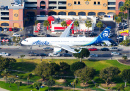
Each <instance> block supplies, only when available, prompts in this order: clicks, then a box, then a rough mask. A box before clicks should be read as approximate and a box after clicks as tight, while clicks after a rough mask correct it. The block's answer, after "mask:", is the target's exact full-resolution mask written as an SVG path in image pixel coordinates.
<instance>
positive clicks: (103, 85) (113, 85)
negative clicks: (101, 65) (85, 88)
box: [101, 83, 116, 87]
mask: <svg viewBox="0 0 130 91" xmlns="http://www.w3.org/2000/svg"><path fill="white" fill-rule="evenodd" d="M101 86H102V87H115V86H116V84H115V83H111V84H109V85H106V84H105V83H104V84H101Z"/></svg>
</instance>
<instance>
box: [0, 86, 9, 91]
mask: <svg viewBox="0 0 130 91" xmlns="http://www.w3.org/2000/svg"><path fill="white" fill-rule="evenodd" d="M0 91H9V90H6V89H3V88H1V87H0Z"/></svg>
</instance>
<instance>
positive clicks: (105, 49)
mask: <svg viewBox="0 0 130 91" xmlns="http://www.w3.org/2000/svg"><path fill="white" fill-rule="evenodd" d="M101 51H109V49H108V48H101Z"/></svg>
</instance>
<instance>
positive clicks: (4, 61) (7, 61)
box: [0, 56, 16, 70]
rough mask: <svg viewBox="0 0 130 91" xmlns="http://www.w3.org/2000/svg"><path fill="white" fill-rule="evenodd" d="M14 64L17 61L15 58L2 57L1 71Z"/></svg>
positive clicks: (0, 58) (0, 60) (0, 59)
mask: <svg viewBox="0 0 130 91" xmlns="http://www.w3.org/2000/svg"><path fill="white" fill-rule="evenodd" d="M14 62H16V60H15V59H13V58H3V57H1V56H0V70H3V69H6V68H8V67H10V65H11V64H12V63H14Z"/></svg>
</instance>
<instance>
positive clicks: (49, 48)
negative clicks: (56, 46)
mask: <svg viewBox="0 0 130 91" xmlns="http://www.w3.org/2000/svg"><path fill="white" fill-rule="evenodd" d="M43 50H44V51H50V50H51V51H52V50H53V48H51V47H46V48H43Z"/></svg>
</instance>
